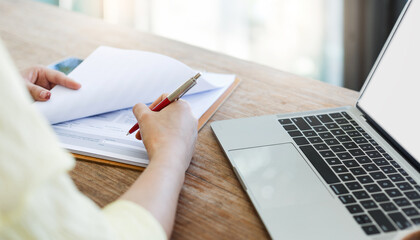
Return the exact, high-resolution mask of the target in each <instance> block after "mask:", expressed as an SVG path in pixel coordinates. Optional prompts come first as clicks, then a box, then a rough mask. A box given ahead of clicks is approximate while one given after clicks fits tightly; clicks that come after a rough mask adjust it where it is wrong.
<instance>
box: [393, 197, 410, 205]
mask: <svg viewBox="0 0 420 240" xmlns="http://www.w3.org/2000/svg"><path fill="white" fill-rule="evenodd" d="M394 202H395V204H397V205H398V206H400V207H405V206H410V205H411V204H410V202H409V201H408V199H407V198H396V199H394Z"/></svg>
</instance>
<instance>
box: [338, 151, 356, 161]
mask: <svg viewBox="0 0 420 240" xmlns="http://www.w3.org/2000/svg"><path fill="white" fill-rule="evenodd" d="M337 157H338V158H339V159H341V160H346V159H352V158H353V157H352V156H351V155H350V154H349V153H348V152H341V153H337Z"/></svg>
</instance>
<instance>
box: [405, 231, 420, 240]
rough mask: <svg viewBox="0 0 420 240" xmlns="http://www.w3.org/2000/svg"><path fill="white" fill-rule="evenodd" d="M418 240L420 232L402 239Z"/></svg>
mask: <svg viewBox="0 0 420 240" xmlns="http://www.w3.org/2000/svg"><path fill="white" fill-rule="evenodd" d="M419 239H420V231H418V232H415V233H412V234H410V235H408V236H406V237H404V238H403V240H419Z"/></svg>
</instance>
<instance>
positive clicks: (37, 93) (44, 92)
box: [22, 67, 81, 101]
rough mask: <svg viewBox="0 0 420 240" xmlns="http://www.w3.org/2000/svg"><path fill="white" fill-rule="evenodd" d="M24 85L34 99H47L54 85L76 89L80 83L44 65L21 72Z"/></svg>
mask: <svg viewBox="0 0 420 240" xmlns="http://www.w3.org/2000/svg"><path fill="white" fill-rule="evenodd" d="M22 77H23V79H25V84H26V87H27V88H28V90H29V92H30V93H31V95H32V98H33V99H34V100H35V101H47V100H48V99H50V97H51V92H50V91H49V90H51V89H52V88H53V87H55V86H56V85H61V86H64V87H66V88H70V89H74V90H77V89H79V88H80V87H81V85H80V83H78V82H75V81H73V80H72V79H70V78H69V77H67V76H66V75H65V74H64V73H62V72H59V71H56V70H52V69H49V68H46V67H31V68H29V69H26V70H24V71H23V72H22Z"/></svg>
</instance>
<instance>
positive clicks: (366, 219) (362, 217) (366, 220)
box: [354, 214, 372, 224]
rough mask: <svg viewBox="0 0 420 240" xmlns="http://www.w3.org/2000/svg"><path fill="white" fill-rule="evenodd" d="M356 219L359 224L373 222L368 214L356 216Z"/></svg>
mask: <svg viewBox="0 0 420 240" xmlns="http://www.w3.org/2000/svg"><path fill="white" fill-rule="evenodd" d="M354 219H355V220H356V222H357V223H358V224H366V223H371V222H372V220H370V218H369V217H368V216H367V215H366V214H363V215H357V216H354Z"/></svg>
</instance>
